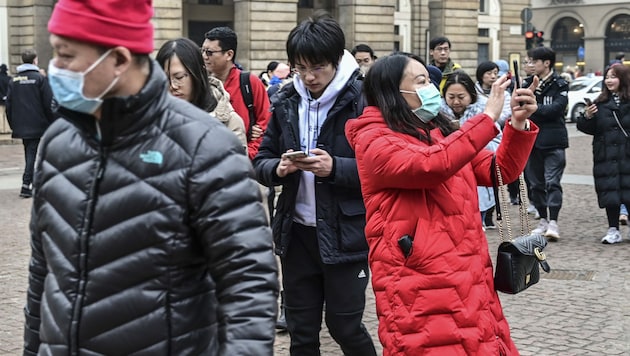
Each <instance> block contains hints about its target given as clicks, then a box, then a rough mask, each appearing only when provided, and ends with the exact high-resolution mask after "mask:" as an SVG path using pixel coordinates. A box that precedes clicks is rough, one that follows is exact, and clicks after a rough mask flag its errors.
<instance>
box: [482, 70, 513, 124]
mask: <svg viewBox="0 0 630 356" xmlns="http://www.w3.org/2000/svg"><path fill="white" fill-rule="evenodd" d="M510 83H511V81H510V79H509V78H508V76H507V74H504V75H502V76H501V77H499V79H497V80H496V81H495V82H494V83H493V84H492V89H490V95H489V96H488V101H487V102H486V108H485V110H484V113H485V114H486V115H488V116H490V117H491V118H492V120H494V121H495V122H496V121H497V120H498V119H499V117H501V112H502V111H503V103H504V102H505V91H506V90H507V88H508V87H509V86H510Z"/></svg>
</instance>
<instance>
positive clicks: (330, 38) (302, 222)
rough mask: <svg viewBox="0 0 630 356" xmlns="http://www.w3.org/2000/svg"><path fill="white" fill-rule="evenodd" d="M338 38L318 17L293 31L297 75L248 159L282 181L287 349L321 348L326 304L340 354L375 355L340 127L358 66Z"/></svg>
mask: <svg viewBox="0 0 630 356" xmlns="http://www.w3.org/2000/svg"><path fill="white" fill-rule="evenodd" d="M344 44H345V39H344V34H343V31H342V30H341V27H340V26H339V24H338V23H337V22H335V21H334V20H333V19H332V18H330V17H329V16H326V15H323V14H322V15H316V16H314V17H312V18H309V19H307V20H305V21H303V22H302V23H301V24H300V25H298V26H297V27H295V28H294V29H293V30H292V31H291V33H290V34H289V38H288V40H287V55H288V59H289V62H290V63H291V65H292V67H293V68H295V71H294V74H295V76H294V80H293V82H292V83H290V84H287V85H285V86H284V87H282V89H280V91H279V92H278V93H276V94H275V95H274V96H273V97H272V99H271V100H272V117H271V120H270V122H269V126H268V127H267V131H266V133H265V136H264V139H263V142H262V144H261V146H260V149H259V151H258V155H257V156H256V157H255V158H254V167H255V169H256V175H257V177H258V180H259V181H260V182H261V183H262V184H264V185H266V186H269V187H273V186H276V185H282V193H281V195H280V196H279V198H278V203H277V207H276V213H275V215H274V218H273V220H272V229H273V233H274V239H275V243H276V252H277V253H278V254H279V255H280V259H281V264H282V281H283V288H284V296H285V298H284V305H285V309H286V321H287V326H288V330H289V334H290V336H291V347H290V352H291V355H299V356H309V355H319V354H320V350H319V331H320V329H321V322H322V312H323V310H324V305H325V306H326V308H325V309H326V325H327V326H328V330H329V332H330V334H331V335H332V337H333V339H334V340H335V341H336V342H337V343H339V344H340V346H341V349H342V351H343V353H344V354H345V355H361V356H370V355H376V351H375V349H374V344H373V342H372V339H371V337H370V335H369V333H368V332H367V330H366V329H365V327H364V326H363V323H362V321H361V320H362V317H363V310H364V308H365V288H366V287H367V284H368V282H369V269H368V264H367V242H366V239H365V235H364V228H365V206H364V205H363V200H362V197H361V188H360V184H359V175H358V172H357V165H356V159H355V157H354V152H353V150H352V149H351V148H350V145H349V144H348V141H347V139H346V136H345V133H344V128H345V124H346V122H347V121H348V119H350V118H355V117H357V116H359V115H360V114H361V112H362V110H363V105H362V104H361V103H362V100H361V82H360V81H359V80H358V77H359V76H360V72H359V70H358V65H357V63H356V61H355V59H354V57H353V56H352V54H350V52H348V51H346V50H344ZM297 151H301V153H300V152H297Z"/></svg>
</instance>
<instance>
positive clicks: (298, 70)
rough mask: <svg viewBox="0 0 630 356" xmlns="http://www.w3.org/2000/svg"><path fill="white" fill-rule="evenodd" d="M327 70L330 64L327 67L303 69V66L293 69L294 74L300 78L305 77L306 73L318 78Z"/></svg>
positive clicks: (319, 66)
mask: <svg viewBox="0 0 630 356" xmlns="http://www.w3.org/2000/svg"><path fill="white" fill-rule="evenodd" d="M326 68H328V64H326V65H318V66H315V67H313V68H306V67H302V66H297V67H295V68H293V73H295V75H299V76H300V77H303V76H305V75H306V73H311V75H312V76H315V77H316V76H318V75H320V74H322V73H323V72H324V71H325V70H326Z"/></svg>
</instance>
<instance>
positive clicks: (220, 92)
mask: <svg viewBox="0 0 630 356" xmlns="http://www.w3.org/2000/svg"><path fill="white" fill-rule="evenodd" d="M208 83H209V84H210V91H211V93H212V95H213V96H214V97H215V98H216V99H217V107H216V108H214V111H212V112H210V114H211V115H213V116H215V117H216V118H217V119H219V121H221V122H222V123H223V124H224V125H225V126H227V128H228V129H230V130H232V132H234V134H235V135H236V137H238V139H239V140H241V142H242V143H243V146H244V147H245V149H247V136H246V134H245V124H244V123H243V119H242V118H241V117H240V116H239V115H238V114H237V113H236V111H234V108H233V107H232V104H230V94H228V92H227V91H225V89H224V88H223V83H221V81H220V80H219V79H217V78H215V77H212V76H210V77H208Z"/></svg>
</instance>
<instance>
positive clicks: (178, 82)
mask: <svg viewBox="0 0 630 356" xmlns="http://www.w3.org/2000/svg"><path fill="white" fill-rule="evenodd" d="M186 78H188V73H182V74H178V75H176V76H174V77H169V78H168V80H169V81H170V82H171V85H172V86H174V87H177V88H179V87H181V86H182V85H184V80H186Z"/></svg>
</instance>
